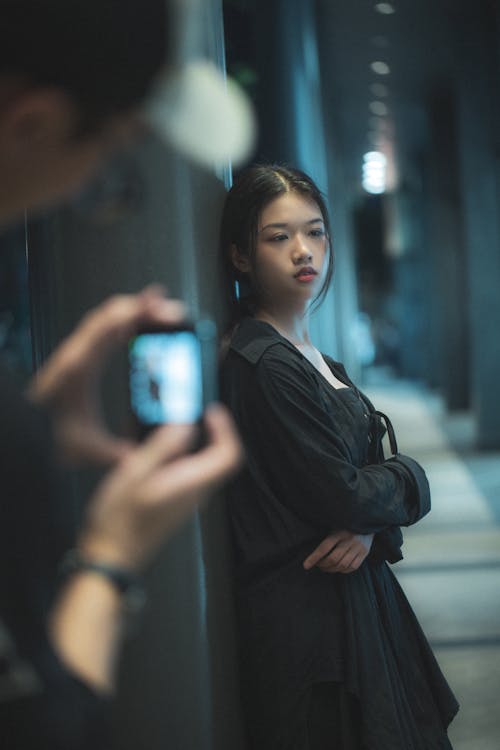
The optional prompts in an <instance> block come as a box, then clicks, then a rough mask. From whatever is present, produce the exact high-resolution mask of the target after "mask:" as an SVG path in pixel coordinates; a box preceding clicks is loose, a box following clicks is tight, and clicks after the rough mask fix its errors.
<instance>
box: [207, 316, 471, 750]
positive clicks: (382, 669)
mask: <svg viewBox="0 0 500 750" xmlns="http://www.w3.org/2000/svg"><path fill="white" fill-rule="evenodd" d="M327 362H328V364H329V366H330V368H331V369H332V371H333V373H334V374H335V376H336V377H337V378H338V379H339V380H341V381H343V382H345V383H346V385H347V386H352V384H351V382H350V381H349V379H348V377H347V375H346V373H345V370H344V369H343V367H342V366H341V365H340V364H338V363H335V362H334V361H333V360H330V359H328V358H327ZM221 387H222V395H223V398H224V400H225V401H226V403H227V404H228V405H229V407H230V408H231V410H232V412H233V414H234V416H235V419H236V422H237V424H238V427H239V429H240V431H241V434H242V437H243V441H244V445H245V448H246V455H247V463H246V468H245V469H244V471H243V472H242V473H241V474H240V476H239V477H238V478H237V479H236V480H235V481H234V482H233V484H232V486H231V488H230V491H229V514H230V519H231V525H232V530H233V538H234V547H235V566H236V596H237V608H238V615H239V622H240V636H241V638H240V642H241V654H242V659H241V668H242V685H243V695H244V702H245V708H246V713H247V718H248V726H249V730H250V735H251V737H252V743H253V744H252V747H259V750H264V748H269V749H270V748H273V749H274V750H276V748H279V747H280V746H281V744H283V745H285V744H286V742H288V741H289V740H290V739H291V738H292V737H293V736H294V733H295V732H296V731H298V728H299V725H300V722H302V721H303V720H304V717H303V716H302V715H301V712H300V707H301V706H302V705H303V701H301V696H302V695H303V692H304V690H306V689H307V688H308V687H309V686H310V685H312V684H314V683H315V682H320V681H324V680H334V681H338V680H342V681H344V682H345V683H346V685H347V686H348V688H349V689H350V690H351V691H352V692H354V693H355V694H356V695H357V696H358V697H359V698H360V701H361V707H362V713H363V738H364V742H365V744H366V747H367V748H368V750H437V749H438V748H439V749H441V748H447V747H449V744H448V740H447V738H446V733H445V727H446V725H447V724H448V722H449V721H450V720H451V717H452V716H453V714H454V713H455V712H456V710H457V706H456V702H455V700H454V698H453V695H452V694H451V692H450V691H449V688H448V686H447V684H446V682H445V681H444V678H443V677H442V675H441V673H440V671H439V669H438V667H437V664H436V662H435V660H434V657H433V655H432V653H431V651H430V649H429V646H428V644H427V641H426V640H425V637H424V636H423V634H422V632H421V630H420V628H419V626H418V623H417V622H416V620H415V617H414V615H413V612H412V611H411V609H410V607H409V605H408V603H407V601H406V599H405V597H404V594H403V593H402V592H401V590H400V588H399V586H398V584H397V582H396V581H395V579H394V577H393V576H392V574H391V572H390V570H389V568H388V566H387V564H386V563H385V561H384V558H386V559H389V560H391V561H395V560H397V559H400V557H401V555H400V552H399V545H400V543H401V536H400V531H399V526H400V525H409V524H412V523H415V522H416V521H418V520H419V519H420V518H421V517H422V516H423V515H425V513H427V512H428V510H429V508H430V500H429V489H428V484H427V480H426V478H425V474H424V471H423V469H422V468H421V467H420V466H419V465H418V464H417V463H416V462H415V461H413V460H412V459H411V458H408V457H405V456H401V455H399V454H398V455H396V456H394V457H392V458H390V459H389V460H387V461H384V462H382V463H373V461H374V457H375V455H376V454H378V453H379V451H378V445H376V444H374V441H377V435H378V434H379V433H380V430H379V427H380V425H379V423H378V417H377V416H376V414H375V413H374V409H373V407H372V406H371V404H370V402H369V401H368V399H366V398H364V397H363V396H362V395H361V394H360V393H359V391H357V389H355V388H352V389H351V391H350V393H349V394H347V393H340V392H339V391H337V390H336V389H334V388H332V386H331V385H330V384H329V383H328V382H327V381H326V379H325V378H323V376H322V375H321V374H320V373H319V372H318V371H317V370H316V369H315V368H314V367H313V366H312V365H311V364H310V363H309V361H308V360H307V359H306V358H304V357H303V356H302V355H301V353H300V352H299V351H298V350H297V349H296V348H295V347H294V346H293V345H292V344H290V343H289V342H288V341H287V340H286V339H284V338H283V337H282V336H280V334H278V332H277V331H276V330H275V329H274V328H273V327H272V326H270V325H268V324H266V323H263V322H261V321H257V320H253V319H250V318H247V319H245V320H244V321H243V322H242V323H241V324H240V326H239V328H238V330H237V331H236V333H235V335H234V336H233V339H232V341H231V345H230V348H229V351H228V353H227V356H226V358H225V360H224V363H223V366H222V373H221ZM346 396H347V397H348V398H350V399H351V403H350V405H349V408H346V402H345V398H346ZM335 529H350V530H352V531H355V532H357V533H375V541H374V545H373V547H372V553H371V554H370V556H369V557H368V558H367V560H366V561H365V563H364V564H363V565H362V566H361V568H360V569H359V570H358V571H357V572H356V573H353V574H350V575H346V576H342V575H330V574H325V573H322V572H321V571H319V570H317V569H313V570H311V571H304V569H303V567H302V562H303V560H304V559H305V557H306V556H307V555H308V554H309V553H310V552H311V551H312V550H313V549H314V548H315V547H316V546H317V544H318V543H319V542H320V541H321V540H322V539H323V538H324V537H325V536H326V535H327V534H328V533H330V532H331V531H332V530H335Z"/></svg>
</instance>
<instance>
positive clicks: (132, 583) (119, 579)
mask: <svg viewBox="0 0 500 750" xmlns="http://www.w3.org/2000/svg"><path fill="white" fill-rule="evenodd" d="M85 570H88V571H91V572H93V573H97V574H98V575H100V576H102V577H103V578H106V580H108V581H109V582H110V583H111V584H112V585H113V586H114V587H115V589H116V590H117V591H118V593H119V594H120V598H121V601H122V606H123V612H124V614H125V615H126V617H127V620H135V619H136V617H137V615H139V614H140V612H142V610H143V609H144V605H145V603H146V591H145V589H144V585H143V583H142V580H141V578H139V576H137V575H136V574H135V573H133V572H132V571H131V570H128V569H127V568H122V567H120V566H118V565H112V564H111V563H107V562H101V561H100V560H93V559H91V558H87V557H85V556H84V555H82V553H81V552H79V551H78V550H77V549H71V550H69V551H68V552H67V553H66V554H65V556H64V557H63V560H62V563H61V567H60V572H61V576H62V577H63V578H67V577H68V576H70V575H72V574H73V573H78V572H79V571H85Z"/></svg>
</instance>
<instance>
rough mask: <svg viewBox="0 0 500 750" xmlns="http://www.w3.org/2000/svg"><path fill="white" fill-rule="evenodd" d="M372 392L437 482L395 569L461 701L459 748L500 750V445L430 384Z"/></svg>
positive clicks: (454, 736) (454, 737)
mask: <svg viewBox="0 0 500 750" xmlns="http://www.w3.org/2000/svg"><path fill="white" fill-rule="evenodd" d="M366 391H367V393H368V394H369V395H370V397H371V399H372V400H373V402H374V403H375V405H376V407H377V408H378V409H380V410H381V411H383V412H385V413H387V414H388V415H389V416H390V417H391V420H392V422H393V424H394V427H395V428H396V434H397V436H398V442H399V449H400V451H401V452H403V453H407V454H409V455H411V456H413V457H414V458H416V459H417V460H418V461H420V463H422V465H423V466H424V468H425V469H426V472H427V475H428V477H429V482H430V485H431V490H432V503H433V510H432V512H431V513H430V514H429V515H428V516H427V517H426V518H425V519H424V520H423V521H421V522H420V523H419V524H418V525H416V526H415V527H413V528H410V529H407V530H406V531H405V546H404V553H405V559H404V560H403V561H402V562H401V563H399V564H398V565H396V566H395V572H396V574H397V576H398V578H399V580H400V582H401V584H402V585H403V587H404V589H405V591H406V593H407V595H408V598H409V599H410V601H411V603H412V605H413V607H414V609H415V612H416V613H417V615H418V617H419V619H420V622H421V624H422V626H423V628H424V630H425V632H426V633H427V636H428V638H429V640H430V642H431V643H432V645H433V647H434V650H435V653H436V656H437V658H438V660H439V662H440V664H441V666H442V668H443V671H444V672H445V674H446V677H447V678H448V681H449V682H450V684H451V686H452V688H453V690H454V691H455V694H456V695H457V698H458V699H459V701H460V704H461V711H460V713H459V715H458V716H457V718H456V719H455V721H454V722H453V724H452V725H451V728H450V738H451V741H452V744H453V747H454V750H500V451H499V452H497V453H494V452H489V453H478V452H477V451H475V450H474V435H473V432H474V431H473V425H472V421H471V419H470V417H469V416H468V415H455V416H453V417H450V416H447V415H446V414H445V413H444V410H443V408H442V405H441V403H440V401H439V399H438V398H437V397H435V396H433V395H432V394H430V393H428V392H426V391H425V390H423V389H420V388H418V387H416V386H412V385H410V384H405V383H391V384H390V385H389V384H387V383H386V384H383V383H382V384H377V385H372V386H370V387H368V388H366Z"/></svg>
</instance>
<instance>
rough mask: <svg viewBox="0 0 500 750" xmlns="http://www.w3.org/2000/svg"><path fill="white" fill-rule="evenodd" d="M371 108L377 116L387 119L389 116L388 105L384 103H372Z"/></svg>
mask: <svg viewBox="0 0 500 750" xmlns="http://www.w3.org/2000/svg"><path fill="white" fill-rule="evenodd" d="M368 106H369V108H370V112H372V113H373V114H374V115H377V116H378V117H385V115H386V114H387V104H384V102H379V101H375V102H370V104H369V105H368Z"/></svg>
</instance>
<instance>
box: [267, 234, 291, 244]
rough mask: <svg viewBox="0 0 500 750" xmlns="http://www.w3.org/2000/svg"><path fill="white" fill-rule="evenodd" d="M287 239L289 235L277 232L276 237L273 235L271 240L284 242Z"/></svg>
mask: <svg viewBox="0 0 500 750" xmlns="http://www.w3.org/2000/svg"><path fill="white" fill-rule="evenodd" d="M287 239H288V235H286V234H275V235H274V237H271V242H284V240H287Z"/></svg>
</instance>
